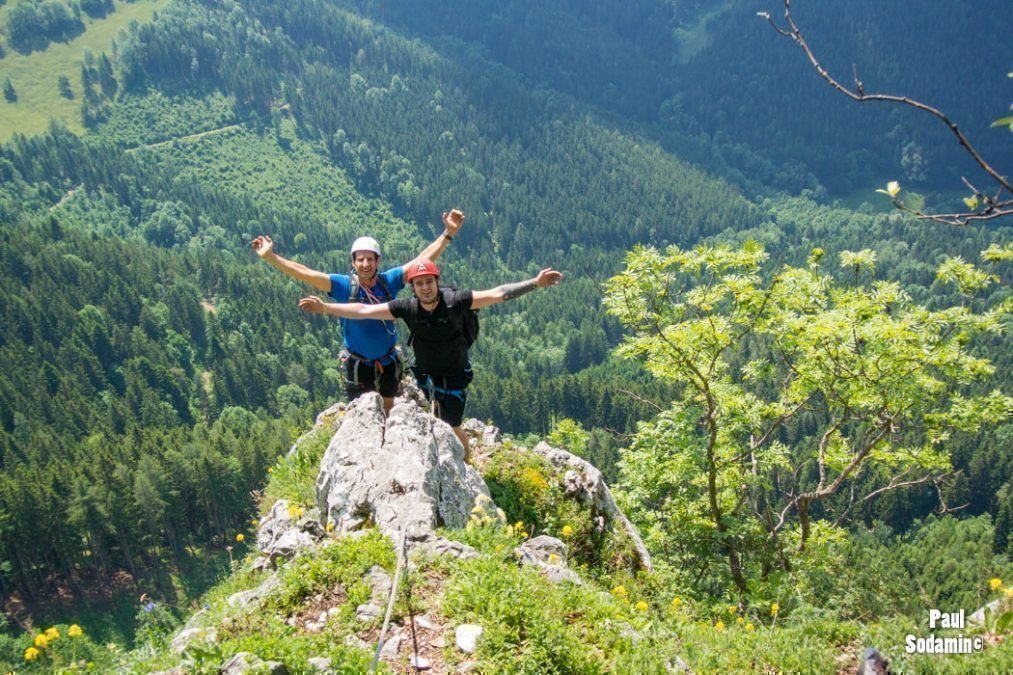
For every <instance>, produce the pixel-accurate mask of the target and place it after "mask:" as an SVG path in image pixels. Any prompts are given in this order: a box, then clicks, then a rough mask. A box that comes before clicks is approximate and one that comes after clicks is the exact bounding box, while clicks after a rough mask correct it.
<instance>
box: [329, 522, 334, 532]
mask: <svg viewBox="0 0 1013 675" xmlns="http://www.w3.org/2000/svg"><path fill="white" fill-rule="evenodd" d="M327 531H328V532H333V531H334V521H333V520H328V521H327Z"/></svg>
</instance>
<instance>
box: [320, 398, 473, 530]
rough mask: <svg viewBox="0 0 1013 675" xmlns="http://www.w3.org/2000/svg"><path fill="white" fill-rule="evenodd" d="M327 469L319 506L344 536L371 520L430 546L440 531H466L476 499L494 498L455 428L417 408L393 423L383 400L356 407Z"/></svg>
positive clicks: (358, 402) (399, 407) (405, 408)
mask: <svg viewBox="0 0 1013 675" xmlns="http://www.w3.org/2000/svg"><path fill="white" fill-rule="evenodd" d="M320 467H321V468H320V474H319V475H318V476H317V486H316V487H317V503H318V505H319V506H320V510H321V512H322V513H323V514H324V519H325V520H328V521H333V522H334V524H335V526H334V531H335V532H337V533H345V532H350V531H353V530H356V529H358V528H360V527H362V526H363V525H364V524H365V523H366V521H367V520H369V521H371V522H372V523H374V524H376V526H377V527H379V529H380V530H381V531H382V532H383V533H384V534H387V535H389V536H391V537H392V538H394V540H395V542H399V541H400V534H401V533H407V535H408V538H409V540H411V541H425V540H428V539H430V538H431V537H432V536H433V531H434V529H435V528H436V527H441V526H446V527H463V526H464V525H465V524H466V523H467V522H468V517H469V515H470V513H471V509H472V507H473V506H474V504H475V498H476V497H477V496H478V495H480V494H482V495H485V496H486V497H488V496H489V490H488V488H486V486H485V482H484V481H483V480H482V478H481V476H479V474H478V472H476V471H475V470H474V469H473V468H472V467H470V466H468V465H467V464H465V463H464V449H463V448H462V447H461V444H460V442H459V441H458V440H457V437H456V436H455V435H454V432H453V431H452V430H451V428H450V427H449V426H448V425H447V424H445V423H444V422H441V421H440V420H436V419H433V418H432V417H431V416H430V415H428V414H426V413H425V412H423V410H422V409H420V408H419V407H418V406H417V405H414V404H413V403H409V402H403V403H397V404H395V406H394V408H393V410H391V413H390V417H389V418H387V419H386V420H385V419H384V415H383V407H382V400H381V398H380V396H379V394H366V395H364V396H360V397H359V398H357V399H355V401H353V402H352V404H351V405H349V407H348V410H347V411H346V413H345V418H344V421H343V422H342V424H341V427H340V428H339V429H338V431H337V433H335V434H334V437H333V438H332V439H331V442H330V445H329V446H328V447H327V452H326V453H325V454H324V457H323V460H322V461H321V463H320Z"/></svg>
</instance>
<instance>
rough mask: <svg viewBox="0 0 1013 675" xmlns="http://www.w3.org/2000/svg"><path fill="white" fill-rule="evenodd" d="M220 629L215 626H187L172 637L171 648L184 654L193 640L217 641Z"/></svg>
mask: <svg viewBox="0 0 1013 675" xmlns="http://www.w3.org/2000/svg"><path fill="white" fill-rule="evenodd" d="M217 641H218V631H216V630H215V629H214V628H185V629H183V630H181V631H180V632H179V633H178V634H177V635H176V637H174V638H173V639H172V644H171V645H170V648H171V649H172V651H173V653H175V654H182V653H183V652H184V651H186V648H187V647H189V646H190V644H191V643H193V642H217Z"/></svg>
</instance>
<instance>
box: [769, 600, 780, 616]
mask: <svg viewBox="0 0 1013 675" xmlns="http://www.w3.org/2000/svg"><path fill="white" fill-rule="evenodd" d="M780 611H781V605H779V604H777V603H776V602H775V603H774V604H772V605H771V606H770V615H771V616H777V613H778V612H780Z"/></svg>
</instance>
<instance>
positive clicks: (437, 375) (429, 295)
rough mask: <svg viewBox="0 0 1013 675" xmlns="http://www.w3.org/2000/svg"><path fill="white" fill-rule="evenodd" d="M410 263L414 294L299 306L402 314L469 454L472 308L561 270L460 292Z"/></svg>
mask: <svg viewBox="0 0 1013 675" xmlns="http://www.w3.org/2000/svg"><path fill="white" fill-rule="evenodd" d="M407 268H408V269H407V271H406V273H405V279H406V280H407V281H408V283H409V284H411V287H412V292H413V293H414V294H415V297H413V298H402V299H397V300H392V301H391V302H387V303H383V304H379V305H365V304H337V303H326V302H324V301H322V300H321V299H320V298H318V297H316V296H311V297H308V298H303V299H302V300H300V301H299V307H300V309H302V310H303V311H306V312H310V313H314V314H331V315H333V316H338V317H342V318H345V319H385V320H390V319H394V318H400V319H402V320H403V321H404V322H405V323H406V324H407V325H408V330H409V331H410V332H411V336H410V338H409V343H410V344H411V345H412V348H413V350H414V351H415V368H414V370H415V378H416V380H417V381H418V383H419V386H420V387H421V388H422V390H423V391H424V392H425V393H426V397H427V398H428V399H429V400H430V401H433V402H434V403H435V404H436V407H437V410H438V413H437V414H438V415H439V417H440V419H442V420H443V421H444V422H446V423H447V424H449V425H450V426H451V427H453V429H454V433H455V434H457V437H458V439H460V441H461V445H463V446H464V456H465V458H466V459H467V458H468V457H469V452H468V437H467V436H466V435H465V434H464V430H463V429H461V421H462V420H463V419H464V403H465V401H466V400H467V387H468V383H469V382H471V364H470V362H469V360H468V347H470V346H471V340H473V339H474V337H475V336H474V335H470V336H469V329H468V327H469V321H468V313H470V312H471V311H472V310H479V309H482V308H483V307H488V306H489V305H495V304H498V303H500V302H506V301H507V300H513V299H514V298H517V297H520V296H522V295H524V294H525V293H529V292H531V291H533V290H535V289H536V288H546V287H548V286H554V285H556V284H558V283H559V282H560V281H561V280H562V278H563V274H562V273H561V272H557V271H555V270H553V269H551V268H548V269H544V270H542V271H541V272H539V273H538V276H536V277H534V278H533V279H528V280H527V281H519V282H517V283H514V284H503V285H502V286H497V287H496V288H490V289H488V290H485V291H456V290H452V289H449V288H444V289H441V288H440V287H439V279H440V271H439V269H438V268H437V267H436V264H435V263H433V262H432V261H430V260H415V261H412V263H411V264H410V265H408V266H407ZM472 325H473V324H472Z"/></svg>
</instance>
